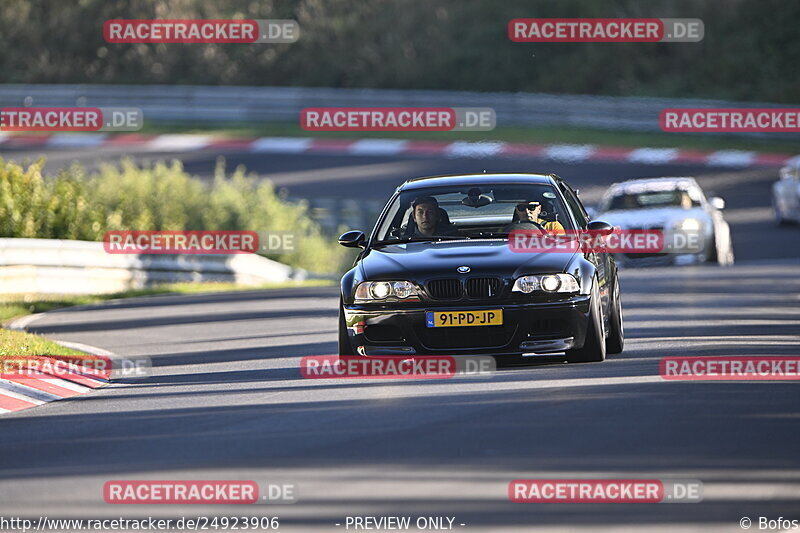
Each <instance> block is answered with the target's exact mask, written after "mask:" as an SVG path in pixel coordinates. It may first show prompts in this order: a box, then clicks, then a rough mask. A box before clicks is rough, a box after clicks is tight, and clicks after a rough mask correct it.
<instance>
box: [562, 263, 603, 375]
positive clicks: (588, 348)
mask: <svg viewBox="0 0 800 533" xmlns="http://www.w3.org/2000/svg"><path fill="white" fill-rule="evenodd" d="M589 306H590V311H589V324H588V327H587V328H586V340H585V341H584V342H583V346H582V347H581V348H575V349H572V350H567V361H568V362H570V363H597V362H600V361H604V360H605V358H606V339H605V330H604V324H603V307H602V306H601V305H600V290H599V289H598V288H597V278H594V279H593V280H592V297H591V299H590V301H589Z"/></svg>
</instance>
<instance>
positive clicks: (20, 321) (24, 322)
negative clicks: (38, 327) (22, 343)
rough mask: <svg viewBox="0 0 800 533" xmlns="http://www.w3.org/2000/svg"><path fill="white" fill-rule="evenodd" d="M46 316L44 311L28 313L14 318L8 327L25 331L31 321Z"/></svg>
mask: <svg viewBox="0 0 800 533" xmlns="http://www.w3.org/2000/svg"><path fill="white" fill-rule="evenodd" d="M43 316H44V313H36V314H34V315H26V316H21V317H19V318H17V319H16V320H12V321H11V323H10V324H9V325H8V329H13V330H17V331H24V330H25V328H27V327H28V326H29V325H30V324H31V322H33V321H34V320H39V319H40V318H42V317H43Z"/></svg>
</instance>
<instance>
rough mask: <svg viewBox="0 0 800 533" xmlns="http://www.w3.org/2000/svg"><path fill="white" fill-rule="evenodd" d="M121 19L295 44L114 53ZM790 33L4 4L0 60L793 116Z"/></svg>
mask: <svg viewBox="0 0 800 533" xmlns="http://www.w3.org/2000/svg"><path fill="white" fill-rule="evenodd" d="M122 7H124V10H123V11H124V14H125V17H124V18H126V19H154V18H155V19H229V18H250V19H294V20H296V21H297V22H298V23H299V25H300V39H299V40H298V41H297V42H296V43H292V44H279V45H258V44H256V45H253V44H246V45H232V44H193V45H169V44H167V45H165V44H109V43H107V42H105V40H104V39H103V32H102V24H98V21H103V20H108V19H114V18H120V16H121V13H122V12H123V11H121V9H122ZM525 17H539V18H548V17H555V18H563V17H583V18H593V17H599V18H604V17H632V18H635V17H672V18H685V17H692V18H699V19H701V20H703V21H704V23H705V36H704V38H703V40H702V41H701V42H699V43H515V42H512V41H511V40H510V39H509V37H508V34H507V30H506V28H507V26H508V23H509V21H510V20H511V19H514V18H525ZM798 20H800V3H799V2H790V1H785V0H725V1H720V0H677V1H675V0H669V1H667V0H653V1H651V2H642V1H641V0H608V1H605V2H597V1H596V0H560V1H558V2H553V1H552V0H504V1H502V2H492V1H487V0H425V1H423V0H417V1H409V0H381V1H376V2H353V1H341V0H338V1H332V0H276V1H274V2H242V1H241V0H215V1H214V2H209V1H207V0H173V1H167V0H147V1H142V2H109V1H108V0H81V1H80V2H45V1H30V0H4V1H3V2H2V3H0V47H2V49H4V50H24V51H25V54H10V53H6V54H0V67H2V72H3V81H4V82H5V83H78V84H82V83H87V82H89V83H97V84H102V83H119V84H145V85H148V84H170V85H172V84H185V85H252V86H283V85H292V86H297V87H352V88H386V89H426V90H427V89H430V90H462V91H508V92H516V91H524V92H542V93H553V94H596V95H609V96H657V97H680V98H719V99H728V100H745V101H761V102H777V103H781V102H782V103H787V104H796V103H797V102H798V96H799V95H800V84H798V77H797V65H798V64H799V63H800V40H799V39H797V21H798ZM42 21H53V23H51V24H48V25H47V26H42V24H43V22H42ZM55 22H57V23H55ZM31 28H39V29H41V30H42V31H31ZM745 29H746V30H745ZM30 58H36V59H35V61H33V60H30ZM343 58H346V60H343Z"/></svg>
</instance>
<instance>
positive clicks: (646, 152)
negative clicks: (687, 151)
mask: <svg viewBox="0 0 800 533" xmlns="http://www.w3.org/2000/svg"><path fill="white" fill-rule="evenodd" d="M678 152H679V150H678V149H677V148H637V149H636V150H633V151H632V152H631V153H630V154H628V158H627V160H628V161H629V162H631V163H645V164H648V165H657V164H659V163H669V162H670V161H672V160H673V159H675V158H676V157H678Z"/></svg>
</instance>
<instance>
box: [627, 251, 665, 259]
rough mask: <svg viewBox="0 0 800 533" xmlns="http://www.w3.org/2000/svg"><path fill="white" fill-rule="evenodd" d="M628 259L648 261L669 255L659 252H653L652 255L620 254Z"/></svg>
mask: <svg viewBox="0 0 800 533" xmlns="http://www.w3.org/2000/svg"><path fill="white" fill-rule="evenodd" d="M622 255H624V256H625V257H626V258H628V259H633V260H636V259H649V258H651V257H665V256H667V255H669V254H665V253H661V252H654V253H642V254H622Z"/></svg>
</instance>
